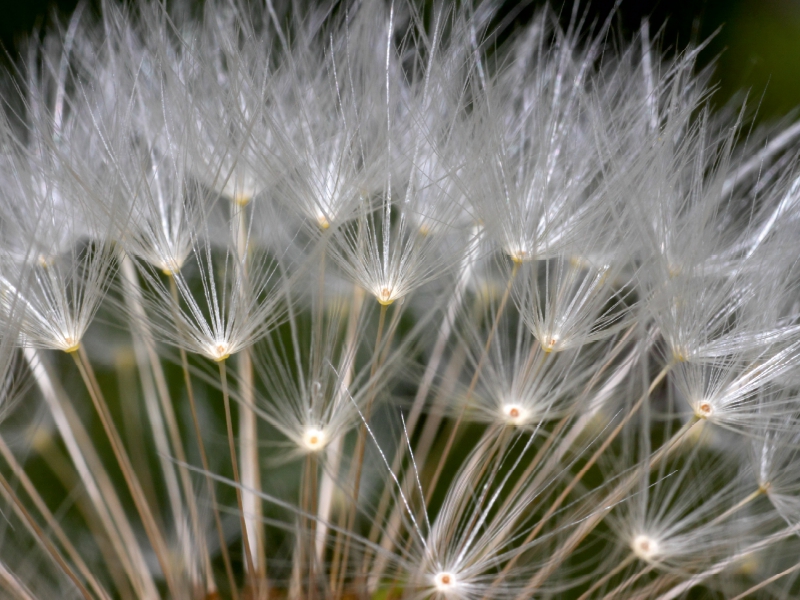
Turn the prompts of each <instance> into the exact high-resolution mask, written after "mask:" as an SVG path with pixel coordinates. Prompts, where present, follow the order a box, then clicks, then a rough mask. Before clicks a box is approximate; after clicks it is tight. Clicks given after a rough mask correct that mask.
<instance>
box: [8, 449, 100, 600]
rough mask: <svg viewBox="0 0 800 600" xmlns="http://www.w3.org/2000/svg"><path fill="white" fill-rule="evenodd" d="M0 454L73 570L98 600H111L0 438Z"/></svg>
mask: <svg viewBox="0 0 800 600" xmlns="http://www.w3.org/2000/svg"><path fill="white" fill-rule="evenodd" d="M0 454H2V455H3V459H4V460H5V461H6V463H8V466H9V467H11V470H12V472H13V473H14V477H16V479H17V480H18V481H19V482H20V483H21V484H22V488H23V489H24V490H25V493H26V494H28V497H29V498H30V499H31V501H32V502H33V504H34V506H35V507H36V510H38V511H39V513H40V514H41V515H42V517H43V518H44V521H45V523H46V524H47V527H48V528H49V529H50V530H51V531H52V532H53V534H54V535H55V536H56V539H58V543H59V544H61V546H62V547H63V548H64V550H65V551H66V553H67V555H68V556H69V559H70V560H71V561H72V562H73V563H74V564H75V568H76V569H78V572H79V573H80V574H81V576H82V577H83V578H84V579H85V580H86V582H87V584H88V586H89V587H90V588H92V590H93V591H94V593H95V594H97V596H98V597H99V598H101V599H103V600H111V596H110V595H109V593H108V592H107V591H106V589H105V588H104V587H103V586H102V585H101V584H100V582H99V581H97V578H96V577H95V576H94V575H93V574H92V571H91V570H90V569H89V567H88V566H87V565H86V563H85V562H84V560H83V558H81V555H80V553H79V552H78V551H77V549H76V548H75V546H74V545H73V544H72V542H71V541H70V539H69V537H68V536H67V534H66V533H64V529H63V528H62V527H61V525H60V524H59V522H58V521H57V520H56V518H55V517H54V516H53V513H52V512H50V509H49V508H48V507H47V504H46V503H45V501H44V500H42V497H41V496H40V495H39V490H37V489H36V486H35V485H34V484H33V482H32V481H31V480H30V478H29V477H28V474H27V473H26V472H25V470H24V469H23V468H22V466H21V465H20V464H19V462H18V461H17V458H16V457H15V456H14V454H13V452H11V449H10V448H9V447H8V446H7V445H6V442H5V440H4V439H3V438H2V437H0Z"/></svg>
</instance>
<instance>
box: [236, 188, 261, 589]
mask: <svg viewBox="0 0 800 600" xmlns="http://www.w3.org/2000/svg"><path fill="white" fill-rule="evenodd" d="M249 205H250V202H249V200H248V201H247V202H232V203H231V210H232V211H233V212H234V215H233V218H234V219H236V220H237V227H236V233H235V239H234V243H235V244H236V251H237V254H238V257H239V262H240V264H241V267H242V281H241V283H240V289H239V293H240V294H241V295H242V296H243V297H244V295H245V294H247V293H248V289H247V281H246V280H247V278H248V277H249V266H250V247H249V245H250V231H249V227H248V221H247V207H248V206H249ZM237 367H238V372H239V397H240V398H241V402H240V403H239V452H240V454H241V457H242V460H241V468H242V471H241V475H242V489H241V493H242V506H243V508H244V515H245V526H246V528H247V535H246V536H245V537H246V539H247V540H249V543H250V547H249V548H248V549H247V552H248V553H249V555H250V556H251V557H253V559H254V561H255V562H254V564H253V567H254V569H255V570H254V571H253V573H251V575H252V582H253V583H254V584H255V585H256V586H257V589H255V590H254V591H255V592H256V595H257V596H258V597H259V598H261V597H263V596H265V595H266V593H267V592H266V585H267V581H266V577H267V556H266V553H265V548H264V524H263V518H262V516H263V507H262V503H261V498H260V496H259V495H258V493H257V492H256V490H260V489H261V471H260V468H259V462H258V419H257V418H256V412H255V410H254V409H253V407H254V406H255V398H254V395H253V358H252V356H251V355H250V348H244V349H242V350H241V351H240V352H239V353H238V356H237ZM248 564H249V563H248Z"/></svg>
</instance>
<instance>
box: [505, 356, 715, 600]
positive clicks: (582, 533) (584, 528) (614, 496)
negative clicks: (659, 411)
mask: <svg viewBox="0 0 800 600" xmlns="http://www.w3.org/2000/svg"><path fill="white" fill-rule="evenodd" d="M665 368H666V367H665ZM698 423H700V420H699V419H697V418H695V419H693V420H690V421H688V422H686V423H685V424H684V425H683V427H681V428H680V429H679V430H678V431H677V432H675V434H674V435H673V436H672V437H671V438H670V439H669V440H668V441H667V442H666V443H665V444H663V445H662V446H661V447H660V448H659V449H658V451H657V452H656V453H655V454H654V455H653V456H652V457H651V459H650V462H649V466H648V468H649V469H653V468H655V467H656V466H657V465H658V464H659V463H660V462H661V460H663V459H664V458H665V457H667V456H668V455H669V454H670V453H671V452H672V451H673V450H674V449H675V448H677V447H678V445H679V444H680V442H681V441H682V440H684V439H685V437H686V434H688V433H689V432H690V431H691V430H692V429H694V427H695V426H697V424H698ZM637 481H638V479H637V476H636V474H635V473H634V474H633V475H632V476H631V477H629V478H627V479H626V480H625V481H623V482H622V483H620V484H619V485H618V486H617V487H616V489H614V490H613V491H612V492H611V493H610V494H609V495H608V496H606V497H605V498H603V499H602V500H601V501H600V502H599V503H598V504H599V506H601V507H603V508H602V509H601V510H598V511H597V512H595V513H594V514H593V515H591V516H590V517H589V518H588V519H586V520H584V521H583V522H582V523H581V525H580V526H579V527H578V528H577V529H576V530H575V531H574V532H573V533H572V535H570V537H569V538H568V539H567V541H566V542H565V543H564V544H563V546H561V547H559V549H558V550H557V551H556V552H554V557H553V559H552V560H551V561H550V562H549V564H548V566H547V567H544V568H543V569H541V570H540V571H539V572H537V573H536V574H535V575H534V576H533V577H532V578H531V581H530V582H529V584H528V586H527V587H526V588H525V589H526V592H528V591H530V590H532V589H535V588H537V587H538V586H539V585H541V583H543V582H544V581H545V580H546V579H547V578H548V577H549V576H550V575H551V574H552V573H553V572H554V571H555V569H556V568H557V567H558V566H559V565H560V564H561V563H562V562H563V561H564V560H566V557H567V555H568V554H569V553H570V552H572V550H574V549H575V548H576V547H577V546H578V544H580V543H581V542H582V541H583V539H584V538H585V537H586V536H587V535H589V533H590V532H591V531H592V530H593V529H594V528H595V527H597V525H598V524H599V523H600V522H601V521H602V520H603V519H604V518H605V516H606V515H607V514H608V513H609V512H610V511H611V509H612V508H613V507H614V506H616V504H617V503H618V502H620V501H621V500H623V499H624V498H625V495H626V494H628V493H629V492H630V490H631V488H633V487H634V486H635V485H636V482H637ZM524 597H526V596H524V595H520V596H518V599H519V600H522V598H524Z"/></svg>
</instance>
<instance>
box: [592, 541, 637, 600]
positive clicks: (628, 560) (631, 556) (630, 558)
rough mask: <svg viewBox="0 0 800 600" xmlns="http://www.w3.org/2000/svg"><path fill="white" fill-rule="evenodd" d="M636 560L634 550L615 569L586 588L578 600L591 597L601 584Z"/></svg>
mask: <svg viewBox="0 0 800 600" xmlns="http://www.w3.org/2000/svg"><path fill="white" fill-rule="evenodd" d="M634 560H636V555H635V554H634V553H633V552H631V553H630V554H629V555H628V558H626V559H625V560H623V561H622V562H621V563H619V564H618V565H617V566H616V567H614V568H613V569H611V570H610V571H609V572H608V573H606V574H605V575H603V576H602V577H601V578H600V579H598V580H597V581H595V582H594V583H593V584H592V585H591V587H590V588H589V589H588V590H586V591H585V592H583V593H582V594H581V595H580V596H579V597H578V600H587V599H588V598H589V597H590V596H591V595H592V594H593V593H594V592H595V591H596V590H598V589H600V587H601V586H603V585H605V583H606V582H607V581H608V580H609V579H611V578H612V577H614V576H615V575H616V574H617V573H620V572H621V571H623V570H624V569H625V568H627V566H628V565H630V564H631V563H632V562H633V561H634Z"/></svg>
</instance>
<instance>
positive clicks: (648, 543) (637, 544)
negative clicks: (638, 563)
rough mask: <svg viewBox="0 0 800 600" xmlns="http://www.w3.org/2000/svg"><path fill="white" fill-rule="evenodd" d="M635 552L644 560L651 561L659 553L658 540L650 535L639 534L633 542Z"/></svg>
mask: <svg viewBox="0 0 800 600" xmlns="http://www.w3.org/2000/svg"><path fill="white" fill-rule="evenodd" d="M631 550H633V553H634V554H635V555H636V556H638V557H639V558H641V559H642V560H644V561H648V562H649V561H651V560H653V558H654V557H655V556H656V555H657V554H658V542H657V541H656V540H655V539H653V538H652V537H650V536H649V535H644V534H639V535H637V536H636V537H635V538H633V542H632V543H631Z"/></svg>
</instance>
